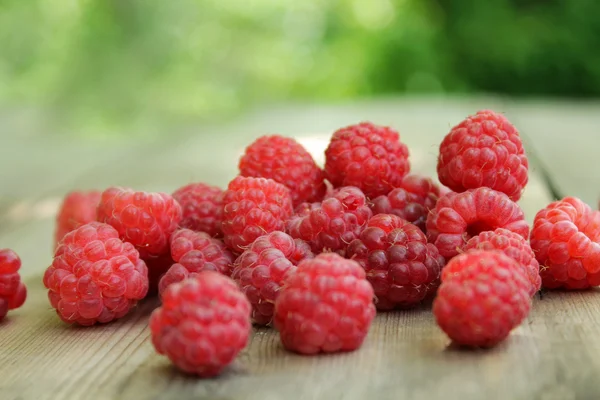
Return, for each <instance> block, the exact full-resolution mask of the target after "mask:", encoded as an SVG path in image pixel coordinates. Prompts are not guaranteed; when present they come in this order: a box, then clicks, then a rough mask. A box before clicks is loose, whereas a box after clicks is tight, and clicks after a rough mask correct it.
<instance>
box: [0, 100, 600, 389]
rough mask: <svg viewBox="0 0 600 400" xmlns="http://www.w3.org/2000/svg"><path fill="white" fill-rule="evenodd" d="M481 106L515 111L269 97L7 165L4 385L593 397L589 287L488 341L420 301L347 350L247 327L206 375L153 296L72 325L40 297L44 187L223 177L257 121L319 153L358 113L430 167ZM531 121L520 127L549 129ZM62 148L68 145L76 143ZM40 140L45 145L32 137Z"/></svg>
mask: <svg viewBox="0 0 600 400" xmlns="http://www.w3.org/2000/svg"><path fill="white" fill-rule="evenodd" d="M540 107H541V106H540ZM482 108H492V109H506V110H508V111H507V114H508V116H509V118H511V119H512V115H513V113H514V115H515V116H517V115H518V114H519V113H518V107H517V105H515V104H512V103H507V102H504V101H501V100H498V99H466V100H460V101H448V100H434V101H432V100H420V99H410V100H382V101H375V102H364V103H354V104H347V105H339V106H330V107H308V106H306V107H303V106H293V107H279V108H276V109H274V108H270V109H268V110H264V111H260V110H259V111H257V112H255V113H252V114H249V115H247V116H246V117H243V118H241V119H239V120H237V121H233V122H232V123H230V124H227V125H223V126H220V127H207V128H202V129H194V130H190V131H187V132H183V133H181V134H179V135H176V136H174V137H170V138H168V140H167V139H163V140H160V141H157V140H155V141H149V142H147V143H143V144H140V145H138V146H129V145H124V146H123V147H121V148H119V149H117V150H114V152H113V151H112V150H111V148H112V147H111V146H108V145H107V146H106V147H104V148H103V151H105V152H106V155H105V157H106V158H105V159H104V160H103V157H99V156H97V155H96V156H91V155H89V154H88V153H85V152H83V153H82V157H83V158H86V159H87V161H86V163H87V164H85V165H87V167H86V168H82V169H81V170H79V171H67V169H73V168H72V166H70V165H68V163H66V162H64V163H62V164H61V166H60V167H56V168H49V169H48V170H47V171H46V172H44V169H43V168H41V167H39V168H37V169H35V168H33V167H31V171H33V170H34V169H35V170H36V171H37V174H34V173H33V172H31V173H28V174H27V175H26V176H25V179H27V180H28V181H27V182H28V184H27V185H21V186H19V182H18V179H17V178H11V179H13V180H12V181H11V182H12V183H11V185H13V186H11V188H12V187H17V186H18V187H19V188H18V190H17V192H16V193H18V194H16V195H14V196H13V195H11V196H8V195H7V194H8V193H9V192H8V191H5V189H4V188H0V190H2V191H3V192H2V197H1V200H2V201H0V226H2V227H3V228H2V229H0V245H1V246H2V247H13V248H15V249H16V250H17V251H18V252H19V253H20V254H21V255H22V258H23V261H24V267H23V271H24V275H25V276H26V277H27V281H28V283H29V288H30V296H29V299H28V301H27V303H26V304H25V306H24V307H23V308H21V309H19V310H16V311H14V312H12V313H11V314H10V315H9V318H8V319H6V320H5V321H4V322H2V323H0V399H2V400H17V399H19V400H29V399H32V400H45V399H52V400H67V399H68V400H71V399H99V400H104V399H107V400H108V399H124V400H130V399H131V400H133V399H136V400H137V399H141V400H144V399H161V400H162V399H166V400H169V399H174V400H175V399H177V400H180V399H211V400H212V399H222V400H225V399H227V400H234V399H235V400H237V399H252V400H254V399H256V400H271V399H285V398H289V399H327V400H337V399H344V400H346V399H348V400H354V399H356V400H358V399H365V398H367V397H374V398H379V399H384V400H387V399H390V400H391V399H447V400H454V399H456V400H458V399H461V400H462V399H467V400H469V399H481V398H486V399H502V400H505V399H548V400H553V399H557V400H558V399H561V400H562V399H567V400H568V399H597V398H600V381H599V380H598V379H597V376H598V374H599V373H600V341H599V340H597V337H598V336H599V334H600V291H597V290H591V291H586V292H581V293H562V292H552V293H546V294H545V295H544V296H543V298H542V299H536V301H535V304H534V309H533V312H532V313H531V314H530V316H529V318H528V319H527V321H525V322H524V323H523V324H522V325H521V326H520V327H519V328H518V329H517V330H515V331H514V333H513V334H512V335H511V337H510V339H509V340H508V341H506V342H505V343H503V344H502V345H500V346H499V347H497V348H495V349H492V350H491V351H464V350H459V349H456V348H454V347H453V346H451V345H450V344H449V340H448V339H447V338H446V337H445V336H444V335H443V333H442V332H441V331H440V330H439V329H438V328H437V327H436V325H435V323H434V320H433V317H432V314H431V312H430V310H429V308H428V307H427V306H423V307H421V308H420V309H417V310H412V311H394V312H388V313H381V314H379V315H378V316H377V318H376V320H375V323H374V325H373V327H372V329H371V331H370V334H369V336H368V339H367V341H366V342H365V344H364V346H363V347H362V348H361V349H360V350H358V351H356V352H353V353H348V354H337V355H329V356H315V357H305V356H299V355H295V354H292V353H289V352H286V351H285V350H284V349H282V347H281V345H280V343H279V338H278V336H277V334H276V332H274V331H273V330H271V329H268V328H261V329H255V330H254V333H253V336H252V340H251V343H250V345H249V346H248V347H247V349H245V350H244V352H243V353H242V354H241V356H240V357H239V359H238V360H237V362H236V363H235V364H234V365H233V366H232V367H231V368H229V369H228V370H227V372H226V373H225V374H224V375H223V376H221V377H220V378H217V379H213V380H198V379H195V378H192V377H189V376H185V375H183V374H180V373H179V372H177V371H176V370H175V369H174V368H172V367H171V366H170V365H169V363H168V361H167V360H166V358H164V357H161V356H158V355H156V354H155V353H154V351H153V349H152V346H151V344H150V342H149V340H148V335H149V331H148V327H147V321H148V316H149V314H150V312H151V311H152V309H153V308H154V307H156V305H157V301H156V300H148V301H145V302H143V303H142V304H140V306H139V307H138V308H137V309H136V310H135V312H133V313H131V314H130V315H129V316H127V317H126V318H124V319H122V320H120V321H116V322H114V323H111V324H108V325H105V326H98V327H92V328H78V327H69V326H66V325H65V324H63V323H62V322H60V320H59V319H58V318H57V317H56V315H55V314H54V311H53V310H52V309H51V308H50V306H49V303H48V301H47V299H46V293H45V290H44V289H43V287H42V284H41V277H40V275H41V272H42V271H43V270H44V268H45V267H46V266H47V265H48V264H49V263H50V261H51V257H50V246H51V241H52V230H53V221H52V219H53V213H52V206H53V204H54V207H55V206H56V201H54V200H53V199H56V198H58V199H59V198H60V196H62V194H64V193H65V192H66V191H68V190H71V189H73V188H77V187H85V188H90V187H99V188H102V187H105V186H108V185H110V184H118V185H124V186H132V187H135V188H140V189H143V190H164V191H167V192H170V191H172V190H173V189H175V188H177V187H178V186H180V185H183V184H185V183H188V182H190V181H205V182H208V183H213V184H218V185H221V186H225V185H226V183H227V182H228V181H229V180H230V179H231V178H232V177H233V176H235V173H236V165H237V159H238V157H239V154H240V153H241V152H242V151H243V149H244V146H245V145H247V144H248V143H249V142H250V141H252V140H253V139H254V138H256V137H258V136H260V135H262V134H265V133H281V134H285V135H292V136H295V137H297V138H298V139H299V140H300V141H301V142H302V143H303V144H305V145H306V146H307V147H308V148H309V150H310V151H311V152H313V153H314V154H315V155H316V156H317V159H318V160H320V161H322V150H323V149H324V147H325V146H326V143H327V139H328V136H329V135H330V133H331V132H332V131H333V130H334V129H335V128H337V127H340V126H342V125H346V124H350V123H354V122H358V121H361V120H372V121H374V122H378V123H382V124H390V125H392V126H394V127H396V128H398V129H399V130H400V132H401V134H402V137H403V140H404V141H405V142H407V144H408V145H409V148H410V150H411V163H412V169H413V171H414V172H418V173H426V174H429V175H434V173H435V162H436V155H437V145H438V144H439V142H440V140H441V138H442V137H443V136H444V135H445V134H446V133H447V131H448V130H449V128H450V127H451V126H452V125H454V124H456V123H457V122H459V121H460V120H461V119H462V118H464V117H465V116H466V115H468V114H470V113H473V112H475V111H476V110H478V109H482ZM519 115H520V114H519ZM520 118H521V117H520V116H519V117H518V119H519V120H520ZM534 121H535V120H533V119H532V120H530V122H529V125H527V126H528V131H532V130H542V129H545V128H544V126H545V125H544V124H543V123H539V124H535V122H534ZM31 143H32V142H19V141H18V140H17V139H15V140H14V142H13V143H12V145H13V146H15V148H19V146H21V148H25V147H26V146H28V145H31ZM44 143H45V142H44ZM53 146H54V147H53V151H55V152H60V151H61V150H60V149H61V148H63V146H61V145H60V143H54V145H53ZM85 146H90V147H94V146H95V145H93V144H89V143H88V144H86V145H85ZM85 146H84V147H85ZM76 147H77V146H75V148H76ZM113 147H114V146H113ZM64 148H66V149H69V154H73V153H72V152H73V151H74V150H73V147H69V146H68V145H65V146H64ZM38 150H39V149H38ZM36 154H39V157H42V158H43V157H44V155H43V152H42V151H41V150H39V152H38V153H36ZM90 154H91V153H90ZM52 157H54V159H58V158H60V157H59V155H56V154H55V155H53V156H52ZM42 161H43V160H40V165H43V162H42ZM11 162H12V161H11ZM0 163H2V165H0V167H1V168H0V170H6V167H7V166H8V165H9V163H8V161H6V160H5V159H4V160H3V159H0ZM539 168H540V167H539V166H536V165H532V169H531V175H530V184H529V185H528V188H527V191H526V194H525V196H524V198H523V199H522V201H521V202H520V203H521V205H522V207H523V209H524V210H525V212H526V215H527V218H528V219H529V220H530V221H531V220H532V219H533V216H534V214H535V212H536V211H537V210H539V209H540V208H542V207H544V206H545V205H546V204H547V203H548V202H549V201H550V200H551V196H550V194H549V191H548V188H547V186H546V183H545V181H544V179H542V177H541V175H540V173H539V172H540V169H539ZM63 172H64V173H65V174H66V175H65V176H63V177H62V178H61V179H57V180H52V174H61V173H63ZM36 181H37V182H41V183H40V185H41V186H38V185H37V184H36ZM11 190H12V189H11ZM53 201H54V203H53ZM19 204H21V210H20V211H19V208H18V207H17V206H19ZM15 210H16V211H15ZM36 210H37V211H36Z"/></svg>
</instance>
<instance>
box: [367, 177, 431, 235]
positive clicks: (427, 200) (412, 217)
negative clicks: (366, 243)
mask: <svg viewBox="0 0 600 400" xmlns="http://www.w3.org/2000/svg"><path fill="white" fill-rule="evenodd" d="M439 198H440V188H439V187H438V186H437V185H436V184H435V183H433V181H432V180H431V179H429V178H426V177H422V176H418V175H408V176H407V177H405V178H404V179H403V180H402V183H401V184H400V187H398V188H396V189H394V190H392V191H391V192H390V193H388V194H387V195H381V196H378V197H376V198H375V199H373V200H372V204H371V209H372V210H373V214H394V215H397V216H399V217H400V218H402V219H405V220H407V221H408V222H410V223H411V224H414V225H416V226H418V227H419V228H420V229H421V230H422V231H423V232H425V222H426V221H427V214H429V211H431V210H433V208H434V207H435V204H436V203H437V201H438V199H439Z"/></svg>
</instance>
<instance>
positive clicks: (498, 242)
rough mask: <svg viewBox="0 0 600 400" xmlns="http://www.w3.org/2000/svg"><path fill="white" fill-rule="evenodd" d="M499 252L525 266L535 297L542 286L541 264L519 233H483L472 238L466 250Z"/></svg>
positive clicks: (498, 231)
mask: <svg viewBox="0 0 600 400" xmlns="http://www.w3.org/2000/svg"><path fill="white" fill-rule="evenodd" d="M472 249H478V250H499V251H501V252H503V253H504V254H506V255H507V256H509V257H510V258H512V259H513V260H515V261H517V262H518V263H519V264H520V265H522V266H524V267H525V269H526V271H527V277H528V278H529V282H530V283H531V290H530V291H529V294H530V295H531V296H533V295H534V294H535V293H536V292H537V291H538V290H540V286H541V284H542V279H541V277H540V264H539V263H538V261H537V260H536V259H535V254H534V253H533V250H532V249H531V246H530V245H529V242H528V241H527V240H526V239H525V238H523V236H521V235H519V234H518V233H514V232H511V231H509V230H506V229H503V228H498V229H496V230H494V231H485V232H481V233H480V234H479V235H477V236H474V237H472V238H471V239H470V240H469V241H468V242H467V244H466V246H465V248H464V250H465V251H469V250H472Z"/></svg>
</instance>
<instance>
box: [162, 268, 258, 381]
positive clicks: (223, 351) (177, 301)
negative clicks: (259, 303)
mask: <svg viewBox="0 0 600 400" xmlns="http://www.w3.org/2000/svg"><path fill="white" fill-rule="evenodd" d="M162 300H163V304H162V307H159V308H157V309H156V310H154V312H153V313H152V316H151V317H150V332H151V335H152V344H153V345H154V348H155V349H156V351H157V352H158V353H159V354H164V355H166V356H167V357H168V358H169V359H170V360H171V362H173V364H175V365H176V366H177V367H178V368H180V369H182V370H183V371H185V372H188V373H192V374H197V375H199V376H202V377H212V376H216V375H218V374H220V373H221V371H222V370H223V369H224V368H225V367H226V366H227V365H229V364H231V362H233V360H234V359H235V357H236V356H237V354H238V353H239V352H240V351H241V350H242V349H243V348H244V347H246V344H247V343H248V338H249V336H250V332H251V329H252V325H251V323H250V309H251V306H250V303H249V302H248V299H246V296H244V294H243V293H242V292H240V290H239V289H238V287H237V286H236V285H235V283H234V282H233V281H232V280H231V279H230V278H227V277H226V276H223V275H221V274H219V273H217V272H214V271H202V272H200V273H199V274H197V275H196V276H195V277H193V278H189V279H186V280H184V281H182V282H179V283H177V284H174V285H171V286H169V288H168V289H167V290H166V291H165V292H164V294H163V298H162Z"/></svg>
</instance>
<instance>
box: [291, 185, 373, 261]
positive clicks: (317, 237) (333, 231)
mask: <svg viewBox="0 0 600 400" xmlns="http://www.w3.org/2000/svg"><path fill="white" fill-rule="evenodd" d="M332 196H333V197H330V198H327V199H325V200H323V203H312V204H308V203H304V204H302V205H300V206H299V207H298V208H297V209H296V212H297V214H296V215H294V216H293V217H292V218H290V220H289V221H288V224H287V225H288V232H289V234H290V235H291V236H292V237H293V238H298V239H302V240H305V241H307V242H308V243H309V244H310V246H311V248H312V250H313V251H314V252H315V253H322V252H329V251H333V252H337V253H339V254H340V255H342V256H343V255H344V254H345V251H346V248H347V247H348V244H350V242H352V241H353V240H354V239H356V238H357V237H358V235H360V233H361V232H362V230H363V229H364V227H365V225H366V224H367V221H368V220H369V218H371V216H372V215H373V213H372V211H371V209H370V208H369V206H368V205H367V199H366V198H365V195H364V194H363V193H362V192H361V191H360V189H358V188H356V187H351V186H348V187H343V188H340V189H338V190H335V191H334V193H333V194H332Z"/></svg>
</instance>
